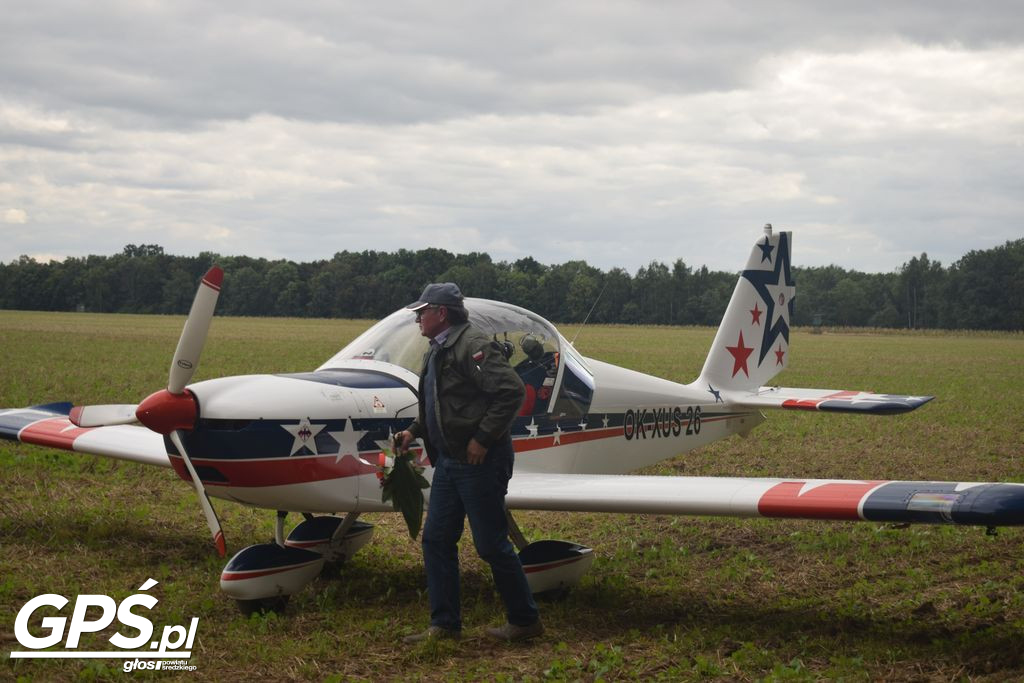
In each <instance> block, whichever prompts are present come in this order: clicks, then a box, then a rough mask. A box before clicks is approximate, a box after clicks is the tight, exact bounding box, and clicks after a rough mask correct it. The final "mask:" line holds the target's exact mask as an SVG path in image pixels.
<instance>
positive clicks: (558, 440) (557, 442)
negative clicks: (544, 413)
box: [551, 425, 562, 446]
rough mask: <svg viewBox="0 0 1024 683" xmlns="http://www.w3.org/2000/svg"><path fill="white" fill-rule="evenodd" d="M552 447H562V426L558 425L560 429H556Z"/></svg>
mask: <svg viewBox="0 0 1024 683" xmlns="http://www.w3.org/2000/svg"><path fill="white" fill-rule="evenodd" d="M551 445H552V446H560V445H562V425H558V427H557V428H556V429H555V440H554V442H553V443H552V444H551Z"/></svg>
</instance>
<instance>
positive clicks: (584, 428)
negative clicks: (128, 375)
mask: <svg viewBox="0 0 1024 683" xmlns="http://www.w3.org/2000/svg"><path fill="white" fill-rule="evenodd" d="M579 428H580V431H581V432H585V431H587V419H586V418H583V419H582V420H580V424H579Z"/></svg>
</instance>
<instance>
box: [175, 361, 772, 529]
mask: <svg viewBox="0 0 1024 683" xmlns="http://www.w3.org/2000/svg"><path fill="white" fill-rule="evenodd" d="M584 362H585V363H586V364H587V368H588V370H589V371H590V372H591V373H592V377H593V384H594V392H593V397H592V401H591V402H590V406H589V409H588V411H587V412H586V413H585V414H583V415H579V416H569V415H559V414H555V413H553V412H547V413H541V414H533V415H520V416H518V417H517V418H516V419H515V421H514V423H513V425H512V428H511V433H512V439H513V444H514V447H515V451H516V471H517V472H557V473H567V474H624V473H627V472H631V471H633V470H636V469H638V468H641V467H644V466H646V465H649V464H652V463H656V462H659V461H661V460H664V459H666V458H670V457H673V456H675V455H678V454H680V453H684V452H686V451H689V450H692V449H694V448H698V447H700V446H703V445H705V444H707V443H710V442H712V441H715V440H717V439H721V438H725V437H726V436H729V435H731V434H735V433H737V432H746V431H749V430H750V429H752V428H753V427H754V426H756V425H757V424H759V423H760V422H761V420H762V419H763V418H762V417H761V415H760V413H758V412H754V411H750V410H730V409H727V408H726V407H725V405H724V404H723V403H721V402H720V401H716V400H715V396H714V395H713V394H712V393H711V392H709V391H708V390H707V389H706V388H705V389H704V390H703V391H702V390H701V389H700V388H699V387H695V386H693V385H683V384H678V383H676V382H671V381H668V380H663V379H659V378H656V377H652V376H650V375H645V374H643V373H640V372H635V371H632V370H627V369H624V368H619V367H616V366H614V365H610V364H607V363H603V362H600V361H594V360H591V359H584ZM367 365H369V366H370V367H367V368H366V369H357V368H341V369H332V370H319V371H316V372H311V373H301V374H295V375H248V376H238V377H228V378H222V379H214V380H208V381H205V382H199V383H197V384H194V385H191V386H190V387H189V388H190V390H191V391H192V392H193V394H194V395H195V396H196V399H197V401H198V403H199V406H200V415H201V416H202V417H201V419H200V421H199V424H198V425H197V426H196V428H195V429H194V430H192V431H191V432H190V433H188V435H187V436H186V439H185V443H186V447H187V448H188V450H189V453H190V455H191V458H192V462H193V464H194V465H195V467H196V470H197V472H198V474H199V477H200V479H202V481H203V483H204V485H205V486H206V487H207V491H208V492H209V493H210V495H212V496H216V497H218V498H223V499H227V500H232V501H235V502H238V503H242V504H246V505H252V506H256V507H264V508H270V509H275V510H293V511H302V512H311V513H312V512H352V511H359V512H363V511H384V510H390V509H391V506H390V503H382V502H381V489H380V485H379V480H378V477H377V474H378V472H379V467H378V458H379V455H380V453H381V452H382V451H384V450H387V449H390V442H391V436H392V435H393V434H395V433H396V432H398V431H401V430H402V429H405V428H406V427H408V426H409V424H410V423H411V422H412V420H413V418H414V417H415V415H416V411H417V404H418V398H417V395H416V391H415V388H414V384H415V375H414V374H412V373H407V372H404V371H403V370H401V369H395V368H388V369H387V371H385V369H383V368H382V367H381V366H382V365H383V364H381V363H376V362H370V363H367ZM165 445H166V446H167V452H168V455H169V457H170V459H171V464H172V467H173V468H174V469H175V471H176V472H177V473H178V475H179V476H180V477H181V478H183V479H184V480H186V481H190V477H189V475H188V472H187V470H186V469H185V465H184V462H183V460H182V459H181V457H180V456H179V455H177V452H176V451H175V449H174V448H173V446H171V445H170V444H169V443H168V444H165ZM417 452H418V453H419V458H420V462H421V464H423V465H425V466H426V471H425V473H424V474H425V476H426V477H427V478H428V479H429V478H430V476H431V473H432V469H431V468H430V466H429V463H427V462H426V460H425V457H423V455H422V452H421V451H419V449H417ZM427 493H428V494H429V489H428V491H427Z"/></svg>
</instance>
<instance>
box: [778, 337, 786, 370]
mask: <svg viewBox="0 0 1024 683" xmlns="http://www.w3.org/2000/svg"><path fill="white" fill-rule="evenodd" d="M785 355H786V352H785V351H783V350H782V342H779V348H778V349H776V351H775V364H776V365H782V357H783V356H785Z"/></svg>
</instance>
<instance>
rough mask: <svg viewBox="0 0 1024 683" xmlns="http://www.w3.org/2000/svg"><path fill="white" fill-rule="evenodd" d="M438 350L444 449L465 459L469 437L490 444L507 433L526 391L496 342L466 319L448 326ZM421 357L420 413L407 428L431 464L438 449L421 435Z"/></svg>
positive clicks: (423, 425) (422, 374)
mask: <svg viewBox="0 0 1024 683" xmlns="http://www.w3.org/2000/svg"><path fill="white" fill-rule="evenodd" d="M437 353H438V356H437V358H436V360H435V362H436V363H437V368H438V377H437V403H436V405H437V409H438V411H439V413H440V415H439V416H438V418H439V419H438V422H439V424H440V425H441V430H442V431H443V432H444V437H445V442H446V444H445V445H446V446H447V449H448V453H449V454H450V455H451V456H452V457H453V458H455V459H457V460H463V461H464V460H466V446H468V445H469V441H470V439H474V438H475V439H476V440H477V441H478V442H479V443H480V444H481V445H482V446H484V447H486V448H490V447H491V446H493V445H494V444H495V443H497V442H498V441H499V440H501V439H504V438H508V436H509V428H510V427H511V426H512V421H513V420H515V418H516V415H517V414H518V413H519V408H520V406H521V405H522V403H523V397H524V396H525V391H524V389H523V382H522V380H520V379H519V375H517V374H516V371H515V370H513V369H512V366H511V365H509V363H508V360H507V359H506V358H505V356H504V355H503V354H502V352H501V346H500V345H499V344H498V343H497V342H495V341H494V340H492V339H491V338H490V337H488V336H487V335H486V334H484V333H483V332H481V331H480V330H478V329H476V328H474V327H471V326H470V325H469V323H463V324H462V325H455V326H453V327H452V328H451V331H450V332H449V333H448V338H447V339H445V341H444V344H442V345H441V348H440V349H439V350H438V351H437ZM428 355H429V353H428ZM426 362H427V357H426V356H425V357H424V359H423V370H422V371H421V372H420V385H419V393H420V408H419V417H418V418H417V419H416V421H415V422H413V423H412V424H411V425H410V426H409V431H410V432H411V433H412V435H413V436H414V437H415V438H422V439H423V443H424V446H425V447H426V450H427V457H428V458H430V462H431V463H434V462H435V458H436V457H437V450H436V448H434V446H433V445H432V444H430V443H429V439H427V438H426V434H427V426H426V419H425V415H424V406H425V401H424V400H423V378H424V377H425V375H426V373H427V364H426Z"/></svg>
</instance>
